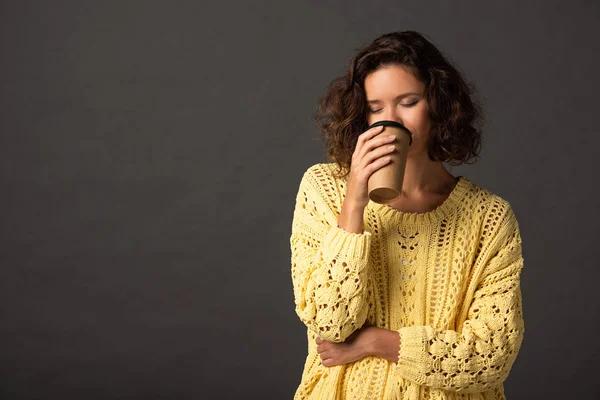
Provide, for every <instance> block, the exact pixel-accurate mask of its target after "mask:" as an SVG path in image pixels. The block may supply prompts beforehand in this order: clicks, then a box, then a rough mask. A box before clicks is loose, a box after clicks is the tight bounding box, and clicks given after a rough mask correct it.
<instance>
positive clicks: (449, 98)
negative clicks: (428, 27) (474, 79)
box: [313, 31, 483, 177]
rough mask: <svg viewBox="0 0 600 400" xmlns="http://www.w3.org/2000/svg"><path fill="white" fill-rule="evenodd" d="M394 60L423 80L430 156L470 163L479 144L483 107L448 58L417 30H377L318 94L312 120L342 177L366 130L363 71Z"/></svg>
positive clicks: (471, 86)
mask: <svg viewBox="0 0 600 400" xmlns="http://www.w3.org/2000/svg"><path fill="white" fill-rule="evenodd" d="M392 64H397V65H401V66H403V67H406V68H407V71H409V72H410V73H412V74H413V75H414V76H415V77H416V78H417V79H419V80H420V81H422V82H423V83H424V84H425V88H426V89H425V94H426V98H427V109H428V112H429V117H430V119H431V135H430V140H429V142H428V151H427V153H428V156H429V159H430V160H432V161H442V162H448V163H449V164H450V165H454V166H456V165H461V164H472V163H474V162H475V161H473V162H470V160H471V159H472V158H475V159H477V158H478V157H479V152H480V150H481V136H482V126H483V112H482V107H481V105H479V104H478V103H477V102H475V100H474V96H475V94H476V92H475V89H474V87H473V85H472V84H470V83H468V82H467V81H466V80H465V78H463V76H462V75H461V73H460V72H459V71H458V69H457V68H456V67H455V66H453V65H452V64H451V63H450V61H448V58H447V57H445V56H444V55H442V53H441V52H440V51H439V50H438V49H437V48H436V47H435V46H434V45H433V44H432V43H431V42H430V41H428V40H427V39H425V37H424V36H423V35H422V34H421V33H418V32H416V31H403V32H391V33H387V34H384V35H381V36H379V37H378V38H376V39H375V40H374V41H373V42H371V43H370V44H369V45H367V46H366V47H364V48H363V49H362V50H359V51H358V53H357V54H356V55H355V56H354V57H353V59H352V62H351V63H350V65H349V67H348V69H347V71H346V73H345V74H344V75H343V76H341V77H338V78H335V79H334V80H333V81H332V82H331V83H330V84H329V86H328V87H327V90H326V91H325V93H324V94H323V95H322V96H321V98H320V99H319V102H318V105H317V110H316V113H315V114H314V115H313V119H314V121H315V122H316V123H317V126H318V127H319V128H320V132H321V136H322V138H323V139H324V141H325V143H326V147H327V158H328V159H329V160H330V161H334V162H335V163H336V164H337V165H338V172H337V174H338V175H339V174H340V173H341V172H342V170H344V171H345V172H344V173H343V174H342V175H339V176H341V177H345V176H347V175H348V174H349V172H350V163H351V160H352V154H353V152H354V149H355V147H356V143H357V141H358V136H359V135H360V134H361V133H363V132H364V131H366V130H367V128H368V125H367V110H368V109H367V103H366V95H365V90H364V81H365V77H366V76H367V75H368V74H369V73H371V72H374V71H375V70H377V69H378V68H380V67H384V66H388V65H392Z"/></svg>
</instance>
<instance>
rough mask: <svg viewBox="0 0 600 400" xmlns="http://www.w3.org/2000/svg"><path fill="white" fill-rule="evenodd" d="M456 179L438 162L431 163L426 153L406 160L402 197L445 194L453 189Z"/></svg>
mask: <svg viewBox="0 0 600 400" xmlns="http://www.w3.org/2000/svg"><path fill="white" fill-rule="evenodd" d="M456 180H457V179H456V178H455V177H454V176H452V174H450V173H449V172H448V171H447V170H446V168H445V167H444V164H443V163H442V162H440V161H431V160H430V159H429V157H428V156H427V154H426V153H421V154H418V155H415V156H409V157H408V158H407V159H406V169H405V171H404V181H403V183H402V195H403V196H406V197H413V196H415V195H420V194H425V193H446V192H448V188H450V190H451V189H452V188H453V187H454V183H455V182H456Z"/></svg>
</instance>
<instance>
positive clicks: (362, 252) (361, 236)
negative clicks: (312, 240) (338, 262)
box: [323, 226, 371, 260]
mask: <svg viewBox="0 0 600 400" xmlns="http://www.w3.org/2000/svg"><path fill="white" fill-rule="evenodd" d="M323 242H324V243H325V246H324V248H325V249H326V250H325V251H324V252H326V253H327V255H329V256H330V257H331V258H337V257H340V258H347V259H358V260H364V259H367V258H368V256H369V251H370V249H371V232H369V231H363V232H362V233H354V232H349V231H347V230H345V229H343V228H340V227H339V226H331V227H330V228H329V231H328V232H327V234H326V235H325V238H324V239H323Z"/></svg>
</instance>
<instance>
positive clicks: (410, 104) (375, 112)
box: [369, 101, 418, 114]
mask: <svg viewBox="0 0 600 400" xmlns="http://www.w3.org/2000/svg"><path fill="white" fill-rule="evenodd" d="M417 103H418V101H415V102H413V103H409V104H400V105H401V106H402V107H407V108H408V107H413V106H414V105H415V104H417ZM380 111H381V109H379V110H369V112H370V113H372V114H377V113H378V112H380Z"/></svg>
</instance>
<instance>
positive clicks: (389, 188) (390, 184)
mask: <svg viewBox="0 0 600 400" xmlns="http://www.w3.org/2000/svg"><path fill="white" fill-rule="evenodd" d="M379 125H383V126H384V128H383V131H381V132H380V133H379V134H378V135H377V136H379V135H385V136H388V135H395V136H396V139H395V140H394V141H393V142H392V143H393V144H394V145H395V146H396V148H395V149H394V151H393V152H391V153H388V154H386V156H390V157H391V159H390V161H389V162H388V163H387V164H385V165H384V166H383V167H381V168H379V169H378V170H377V171H375V172H373V173H372V174H371V176H370V177H369V182H368V184H367V185H368V192H369V198H370V199H371V200H372V201H374V202H376V203H380V204H387V203H391V202H392V201H393V200H394V199H396V197H398V196H400V194H401V193H402V183H403V181H404V171H405V169H406V156H407V154H408V148H409V146H410V145H411V143H412V134H411V132H410V131H409V130H408V129H407V128H406V127H405V126H404V125H402V124H400V123H398V122H396V121H387V120H385V121H378V122H375V123H374V124H372V125H371V126H369V128H368V129H371V128H374V127H376V126H379ZM386 145H387V144H386Z"/></svg>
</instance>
